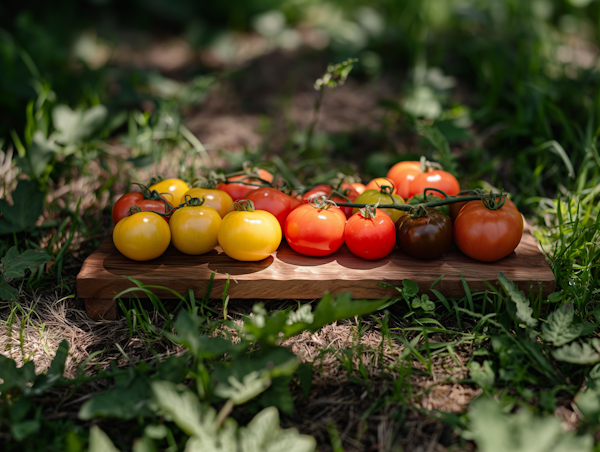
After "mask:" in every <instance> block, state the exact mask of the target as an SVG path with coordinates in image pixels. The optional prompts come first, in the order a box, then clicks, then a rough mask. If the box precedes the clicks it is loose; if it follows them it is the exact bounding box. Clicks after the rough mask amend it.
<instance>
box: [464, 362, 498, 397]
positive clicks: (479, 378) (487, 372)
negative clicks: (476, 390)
mask: <svg viewBox="0 0 600 452" xmlns="http://www.w3.org/2000/svg"><path fill="white" fill-rule="evenodd" d="M469 368H470V369H471V372H470V376H471V380H473V381H474V382H475V383H477V385H479V386H480V387H481V388H482V389H483V390H484V391H490V390H491V389H492V388H493V387H494V383H495V381H496V374H495V373H494V370H493V369H492V364H491V363H490V361H488V360H487V359H486V360H485V361H484V362H483V365H480V364H479V363H478V362H477V361H473V362H471V363H470V364H469Z"/></svg>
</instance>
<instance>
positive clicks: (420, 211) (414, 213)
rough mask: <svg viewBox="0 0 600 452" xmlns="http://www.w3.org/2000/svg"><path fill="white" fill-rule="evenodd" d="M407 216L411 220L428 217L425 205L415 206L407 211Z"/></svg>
mask: <svg viewBox="0 0 600 452" xmlns="http://www.w3.org/2000/svg"><path fill="white" fill-rule="evenodd" d="M408 214H409V215H410V216H411V217H413V218H423V217H426V216H427V215H429V211H428V210H427V206H426V205H425V204H417V205H416V206H413V207H412V208H411V209H410V210H409V211H408Z"/></svg>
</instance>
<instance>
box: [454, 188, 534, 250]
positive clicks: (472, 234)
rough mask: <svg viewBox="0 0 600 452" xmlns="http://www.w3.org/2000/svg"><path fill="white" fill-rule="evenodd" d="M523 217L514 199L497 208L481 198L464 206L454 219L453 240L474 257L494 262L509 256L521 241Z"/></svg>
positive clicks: (507, 200)
mask: <svg viewBox="0 0 600 452" xmlns="http://www.w3.org/2000/svg"><path fill="white" fill-rule="evenodd" d="M522 236H523V217H522V216H521V213H520V212H519V211H518V210H517V208H516V206H515V205H514V203H513V202H512V201H510V200H509V199H506V202H505V204H504V205H503V206H502V207H500V208H499V209H497V210H490V209H488V208H487V207H486V206H485V205H484V203H483V202H482V201H471V202H469V203H467V204H466V205H464V206H463V208H462V209H461V210H460V213H459V214H458V217H456V220H454V241H455V242H456V246H458V249H459V250H461V251H462V252H463V253H465V254H466V255H467V256H469V257H470V258H472V259H475V260H478V261H481V262H494V261H497V260H500V259H502V258H503V257H506V256H508V255H509V254H510V253H512V252H513V251H514V250H515V248H516V247H517V246H518V245H519V243H520V242H521V237H522Z"/></svg>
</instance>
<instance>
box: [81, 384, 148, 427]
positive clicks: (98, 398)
mask: <svg viewBox="0 0 600 452" xmlns="http://www.w3.org/2000/svg"><path fill="white" fill-rule="evenodd" d="M151 399H152V390H151V388H150V384H149V382H148V380H147V379H146V378H143V377H136V378H133V379H132V380H131V382H130V384H129V385H127V386H117V387H115V388H112V389H109V390H107V391H104V392H101V393H100V394H97V395H95V396H94V397H93V398H92V399H90V400H88V401H87V402H85V403H84V404H83V405H82V406H81V408H80V410H79V419H82V420H85V421H87V420H90V419H95V418H99V417H105V418H117V419H125V420H128V419H135V418H137V417H139V416H150V415H151V414H152V412H151V411H150V410H149V409H148V405H149V403H150V400H151Z"/></svg>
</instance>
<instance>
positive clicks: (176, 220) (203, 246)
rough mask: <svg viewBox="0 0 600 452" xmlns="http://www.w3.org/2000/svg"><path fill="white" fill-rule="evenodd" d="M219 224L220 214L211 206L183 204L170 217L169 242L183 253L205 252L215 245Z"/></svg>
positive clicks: (195, 253) (197, 253) (196, 253)
mask: <svg viewBox="0 0 600 452" xmlns="http://www.w3.org/2000/svg"><path fill="white" fill-rule="evenodd" d="M220 226H221V216H220V214H219V212H217V210H215V209H213V208H212V207H208V206H205V205H202V206H183V207H181V208H179V209H177V210H176V211H175V212H174V213H173V216H172V217H171V222H170V223H169V228H170V229H171V242H172V243H173V246H174V247H175V248H177V249H178V250H179V251H181V252H182V253H184V254H190V255H194V256H195V255H199V254H205V253H208V252H209V251H212V250H213V249H214V247H215V246H217V234H218V233H219V227H220Z"/></svg>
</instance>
